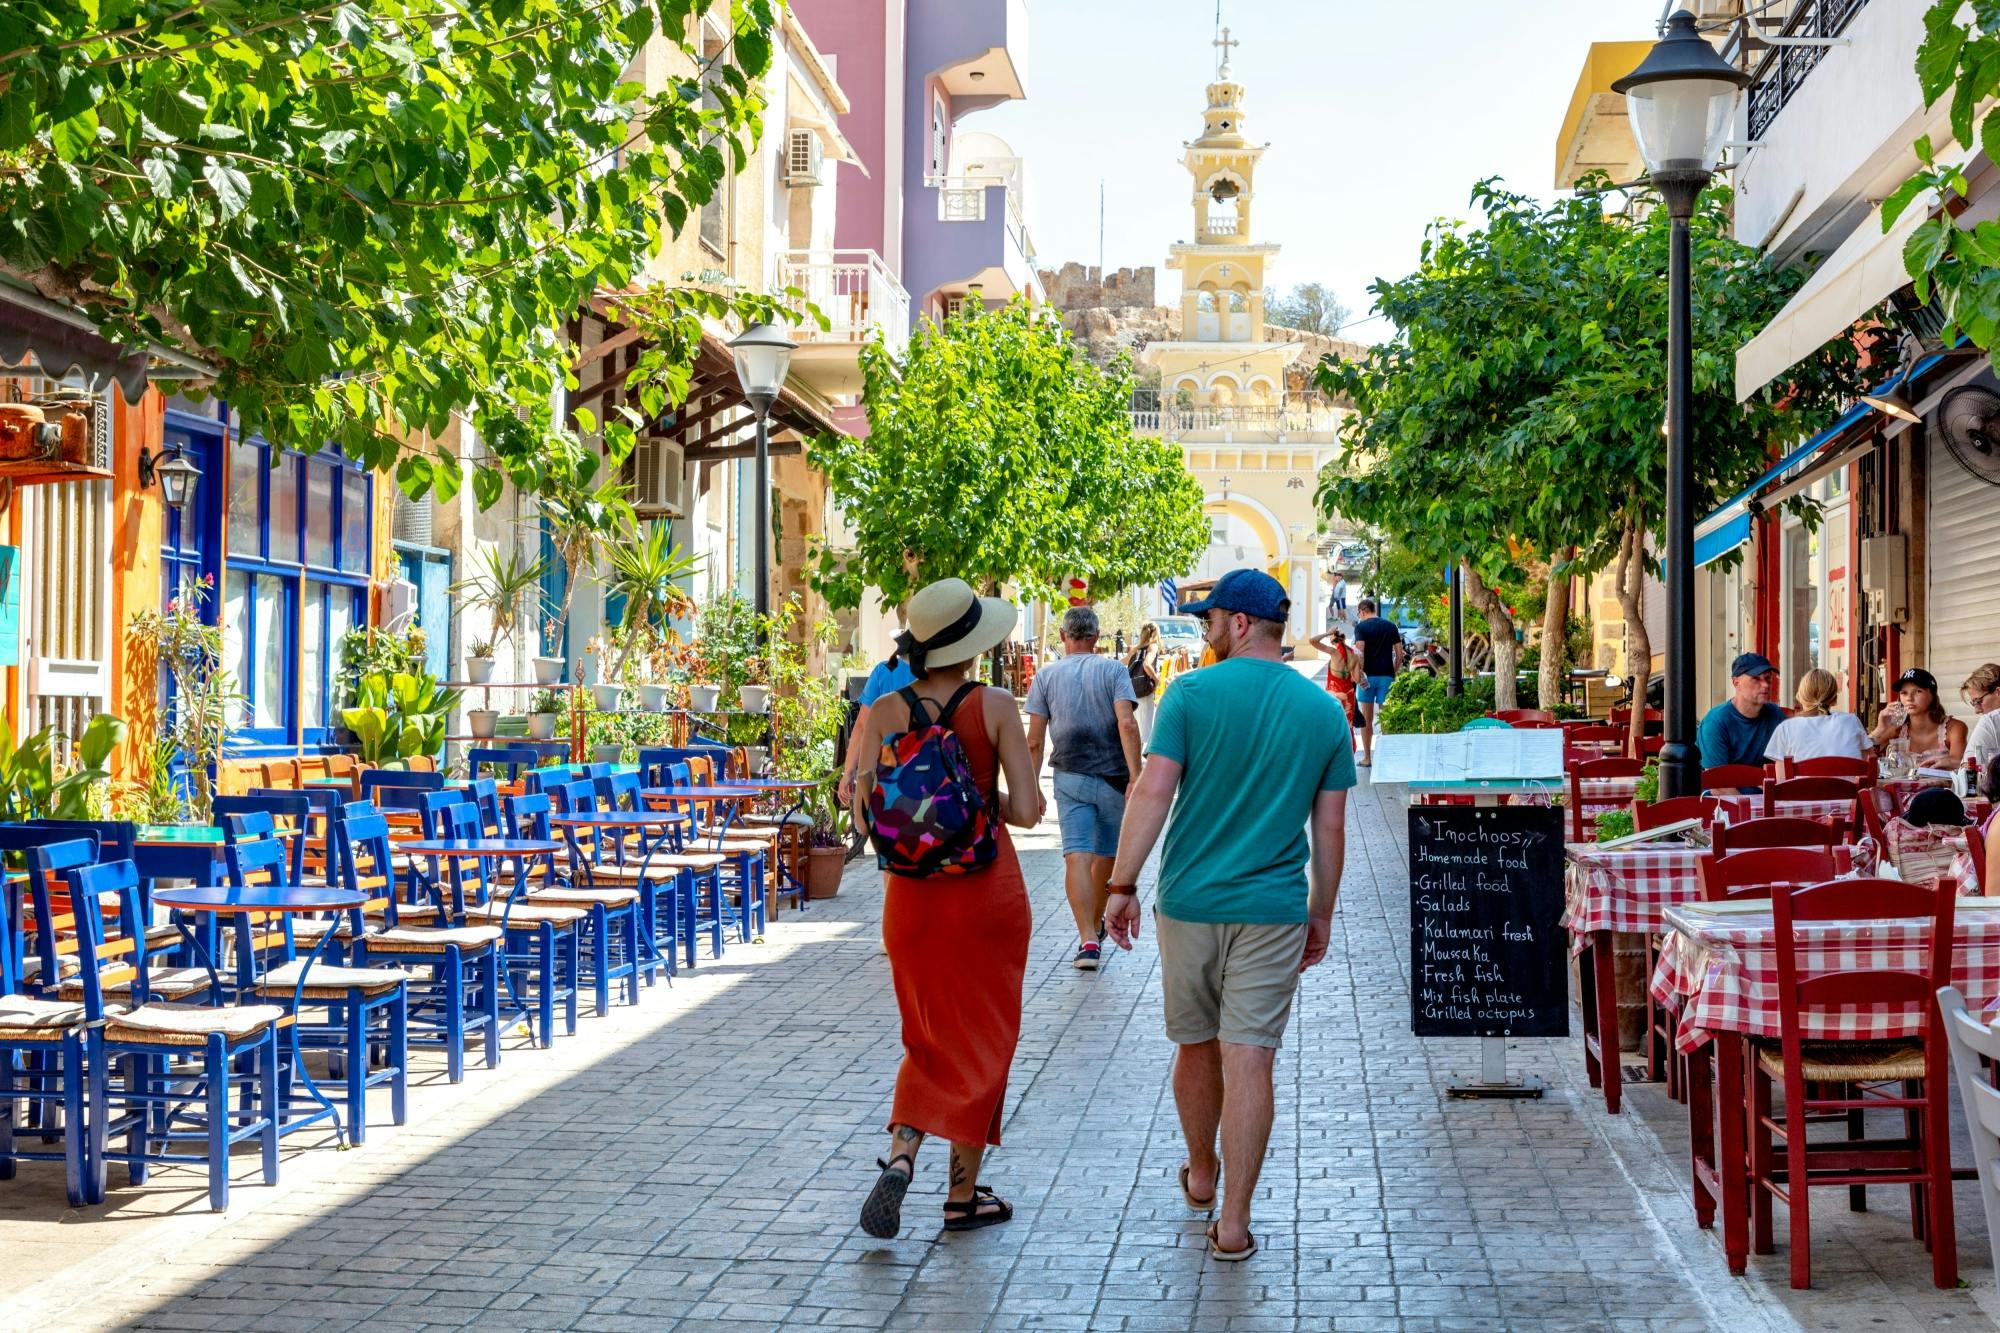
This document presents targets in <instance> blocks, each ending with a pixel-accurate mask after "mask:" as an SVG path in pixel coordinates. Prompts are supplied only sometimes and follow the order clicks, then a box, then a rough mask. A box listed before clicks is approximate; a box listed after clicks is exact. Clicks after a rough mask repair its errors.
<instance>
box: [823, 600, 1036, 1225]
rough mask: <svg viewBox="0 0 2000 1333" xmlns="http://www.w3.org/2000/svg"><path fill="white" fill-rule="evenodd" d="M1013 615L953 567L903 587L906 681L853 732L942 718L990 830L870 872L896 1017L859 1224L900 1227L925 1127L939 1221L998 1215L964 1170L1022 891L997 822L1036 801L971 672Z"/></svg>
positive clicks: (986, 1120) (1024, 746)
mask: <svg viewBox="0 0 2000 1333" xmlns="http://www.w3.org/2000/svg"><path fill="white" fill-rule="evenodd" d="M1015 617H1016V612H1015V610H1014V608H1013V606H1012V605H1010V604H1009V603H1007V602H1005V601H1003V600H1001V599H1000V598H997V597H979V596H977V595H976V594H974V592H973V590H972V587H971V585H970V584H968V583H966V582H965V581H964V580H962V579H945V580H942V581H941V582H938V583H933V584H931V585H930V586H929V587H927V588H924V589H922V590H921V591H920V592H918V593H917V594H916V595H915V596H914V597H912V598H911V599H910V605H909V622H910V628H909V630H908V631H907V632H906V633H904V634H903V635H901V636H900V637H899V638H898V639H897V648H898V651H899V653H900V654H901V655H902V656H903V657H904V658H905V659H906V660H907V661H908V662H909V665H910V669H911V671H913V672H914V673H915V674H916V677H917V680H916V684H915V685H913V686H911V687H909V689H908V690H906V691H899V692H897V693H895V694H888V695H884V696H883V697H882V698H881V699H880V700H878V701H877V702H876V704H875V706H874V707H873V708H871V709H869V711H868V721H867V724H866V726H865V728H864V729H863V732H862V736H861V738H860V741H859V744H860V745H862V746H863V747H864V748H863V749H862V754H864V755H869V754H880V753H882V743H883V740H884V739H885V738H889V737H894V736H896V735H897V734H898V733H901V732H905V731H910V730H912V725H911V721H912V716H911V715H912V709H911V703H910V696H911V695H914V696H915V698H916V700H917V701H918V707H919V708H920V709H921V710H922V713H923V717H922V718H921V719H919V720H918V721H917V724H916V729H921V728H922V727H924V726H925V725H928V724H930V723H931V722H934V721H937V720H938V719H940V718H942V722H941V725H944V726H946V727H948V728H949V729H950V731H951V732H952V734H953V735H955V736H956V737H957V738H958V744H959V746H960V748H961V749H962V750H963V751H964V754H965V758H966V761H967V763H968V764H969V765H970V767H971V770H972V775H973V778H974V779H975V780H976V782H977V783H978V786H979V794H980V796H981V797H982V798H983V799H984V801H985V803H986V808H987V810H988V812H989V814H991V815H992V816H994V825H995V827H994V834H993V836H994V839H995V841H996V842H997V849H996V855H995V856H994V858H993V860H992V861H991V863H990V864H987V865H985V866H984V867H983V868H981V869H978V870H973V871H970V872H968V873H964V874H937V875H930V876H926V877H924V878H912V877H908V876H904V875H899V874H894V873H887V872H885V873H884V875H883V879H884V881H885V883H886V892H885V894H884V898H883V906H882V941H883V944H884V945H885V946H886V947H887V949H888V952H889V969H890V972H891V973H892V974H893V976H894V978H895V985H896V1007H897V1009H898V1010H899V1011H900V1012H901V1015H902V1021H903V1065H902V1069H901V1070H900V1071H899V1072H898V1073H897V1075H896V1099H895V1106H894V1109H893V1111H892V1112H891V1115H890V1123H889V1155H888V1157H887V1158H885V1159H884V1160H883V1161H882V1163H881V1167H882V1173H881V1175H880V1176H879V1177H877V1179H876V1181H875V1187H874V1189H873V1190H871V1191H870V1192H869V1195H868V1199H867V1202H865V1203H864V1204H863V1205H862V1207H861V1226H862V1229H863V1230H864V1231H866V1232H867V1233H868V1234H869V1235H871V1236H879V1237H884V1238H887V1237H890V1236H894V1235H895V1234H896V1233H897V1232H898V1231H899V1230H900V1229H901V1227H902V1205H903V1194H904V1192H905V1191H906V1190H908V1189H909V1187H910V1178H911V1176H912V1175H913V1174H914V1173H915V1170H916V1159H917V1149H918V1148H919V1147H920V1146H921V1145H922V1144H923V1141H924V1139H925V1138H926V1137H927V1136H935V1137H938V1138H942V1139H944V1140H946V1141H947V1142H949V1143H950V1144H951V1174H950V1178H949V1180H950V1188H949V1190H948V1192H947V1193H946V1196H945V1205H944V1225H945V1229H946V1230H947V1231H970V1230H973V1229H975V1228H978V1227H985V1226H992V1225H994V1224H995V1223H998V1222H1005V1221H1007V1220H1008V1219H1009V1218H1011V1217H1012V1216H1013V1215H1014V1210H1013V1208H1012V1206H1010V1205H1009V1204H1008V1203H1007V1201H1006V1200H1005V1199H1002V1198H1000V1197H999V1196H998V1195H996V1194H994V1193H993V1191H991V1190H990V1189H987V1188H986V1187H985V1186H983V1185H981V1184H980V1183H979V1164H980V1159H981V1158H982V1157H984V1155H985V1153H986V1149H987V1147H988V1145H995V1146H997V1145H998V1144H999V1142H1000V1118H1001V1110H1002V1105H1003V1103H1004V1102H1005V1101H1006V1097H1007V1074H1008V1071H1009V1069H1010V1068H1011V1067H1012V1065H1013V1063H1014V1046H1015V1043H1016V1042H1017V1041H1018V1040H1019V1038H1020V1035H1021V978H1022V976H1023V974H1024V973H1025V972H1026V971H1027V966H1028V933H1029V927H1030V924H1031V923H1030V920H1029V915H1028V892H1027V887H1026V886H1025V885H1024V884H1023V883H1022V880H1021V863H1020V861H1019V860H1018V859H1017V858H1016V857H1015V855H1014V845H1013V843H1012V841H1011V840H1010V839H1009V838H1008V835H1007V829H1006V825H1007V824H1013V825H1016V826H1017V827H1020V828H1032V827H1034V825H1035V824H1036V823H1037V822H1039V821H1040V819H1041V815H1042V804H1043V803H1042V797H1041V791H1040V788H1039V787H1038V786H1037V785H1036V783H1035V779H1034V766H1033V764H1032V762H1031V761H1030V759H1029V757H1028V739H1027V736H1026V734H1025V733H1024V732H1023V731H1022V730H1021V714H1020V710H1019V709H1018V708H1017V707H1016V705H1015V703H1014V696H1013V695H1011V694H1009V693H1008V692H1007V691H1005V690H998V689H990V688H987V687H985V686H982V685H980V684H978V683H977V680H976V679H975V678H974V677H973V675H972V672H973V669H974V667H975V666H976V664H977V662H978V658H979V655H980V654H981V653H983V652H985V651H986V650H988V649H989V648H994V647H997V646H998V645H999V644H1001V643H1002V642H1004V641H1005V640H1006V638H1007V635H1008V634H1009V633H1010V632H1011V631H1012V630H1013V628H1014V621H1015ZM954 701H956V704H955V706H954ZM1002 773H1005V774H1006V778H1007V781H1006V790H1005V792H1004V793H1003V792H1001V791H1000V782H999V778H1000V775H1001V774H1002ZM875 779H876V774H875V769H874V767H873V766H871V765H869V764H866V763H864V764H861V765H860V766H859V767H858V771H857V772H856V774H855V784H854V804H853V810H854V818H855V821H856V823H857V825H859V826H861V827H864V828H865V827H868V819H869V815H868V811H869V796H870V795H871V793H872V792H873V790H874V787H875Z"/></svg>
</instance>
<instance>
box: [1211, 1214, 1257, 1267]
mask: <svg viewBox="0 0 2000 1333" xmlns="http://www.w3.org/2000/svg"><path fill="white" fill-rule="evenodd" d="M1221 1225H1222V1223H1220V1222H1213V1223H1210V1224H1209V1228H1208V1257H1209V1258H1211V1259H1213V1260H1215V1261H1216V1262H1217V1263H1224V1264H1240V1263H1242V1262H1243V1261H1244V1260H1245V1259H1248V1258H1249V1257H1250V1256H1251V1255H1253V1254H1255V1253H1257V1237H1256V1235H1255V1233H1253V1232H1248V1231H1246V1232H1244V1233H1243V1234H1244V1235H1246V1236H1248V1237H1249V1238H1250V1243H1249V1244H1248V1245H1245V1246H1244V1247H1243V1248H1242V1249H1240V1250H1225V1249H1223V1248H1222V1242H1221V1241H1219V1240H1217V1239H1216V1238H1215V1231H1216V1228H1217V1227H1219V1226H1221Z"/></svg>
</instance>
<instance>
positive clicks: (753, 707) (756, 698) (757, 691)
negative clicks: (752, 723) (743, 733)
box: [738, 685, 771, 713]
mask: <svg viewBox="0 0 2000 1333" xmlns="http://www.w3.org/2000/svg"><path fill="white" fill-rule="evenodd" d="M738 693H740V694H741V695H742V696H743V711H744V712H746V713H768V712H770V711H771V687H770V686H769V685H745V686H744V687H743V688H742V689H741V690H739V691H738Z"/></svg>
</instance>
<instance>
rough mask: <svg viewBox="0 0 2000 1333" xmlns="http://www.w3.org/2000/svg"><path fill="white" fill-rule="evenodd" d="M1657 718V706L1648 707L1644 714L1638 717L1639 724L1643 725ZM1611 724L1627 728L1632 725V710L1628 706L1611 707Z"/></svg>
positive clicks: (1658, 712)
mask: <svg viewBox="0 0 2000 1333" xmlns="http://www.w3.org/2000/svg"><path fill="white" fill-rule="evenodd" d="M1659 720H1660V710H1659V709H1657V708H1648V709H1647V710H1646V712H1645V715H1644V716H1643V717H1641V718H1640V719H1639V725H1640V726H1642V727H1643V726H1645V725H1646V724H1647V723H1649V722H1658V721H1659ZM1611 725H1612V726H1614V727H1627V728H1629V727H1630V726H1631V725H1632V710H1631V709H1630V708H1614V709H1612V710H1611Z"/></svg>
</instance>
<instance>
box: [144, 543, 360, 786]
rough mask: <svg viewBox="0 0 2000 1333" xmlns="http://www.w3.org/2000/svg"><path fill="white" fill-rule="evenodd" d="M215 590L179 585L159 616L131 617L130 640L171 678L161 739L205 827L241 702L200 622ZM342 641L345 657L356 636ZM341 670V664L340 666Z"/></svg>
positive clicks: (208, 584) (215, 630)
mask: <svg viewBox="0 0 2000 1333" xmlns="http://www.w3.org/2000/svg"><path fill="white" fill-rule="evenodd" d="M214 586H215V579H214V576H213V575H206V574H205V575H203V576H202V578H201V580H200V581H199V582H189V583H187V584H185V585H183V587H182V589H181V592H180V595H179V596H177V597H175V598H173V599H172V600H171V601H169V602H168V603H167V605H166V609H165V610H163V611H160V612H157V613H155V612H152V611H141V612H140V613H139V614H137V615H135V616H133V617H132V621H131V638H132V640H133V641H134V642H135V643H138V644H141V645H143V646H144V647H146V648H148V649H150V650H151V651H152V654H153V658H154V660H155V661H156V662H157V663H159V664H160V665H162V666H165V667H166V668H167V671H168V673H169V674H170V675H171V676H172V677H173V682H174V693H173V698H172V700H171V702H170V705H169V707H170V713H169V717H168V720H167V723H166V725H165V727H164V728H162V735H163V737H164V738H166V739H168V740H171V741H172V743H173V748H174V750H175V751H176V752H178V754H179V757H180V761H181V763H182V765H183V766H184V768H185V771H186V774H187V806H188V817H189V818H190V819H191V820H193V821H194V822H196V823H199V824H206V823H207V822H208V821H209V818H210V811H211V803H212V802H213V800H214V798H215V765H216V764H217V762H219V761H220V760H221V758H222V751H223V748H224V746H225V745H227V744H228V739H229V730H230V715H231V714H232V713H234V712H235V711H236V710H237V708H238V706H239V705H240V704H241V703H242V701H243V696H242V695H241V694H239V693H238V692H237V690H236V688H235V685H234V682H233V681H232V680H231V679H230V676H229V673H228V672H226V671H224V670H223V669H222V630H221V629H220V628H219V627H218V626H215V625H210V624H207V623H206V622H204V621H203V620H202V618H201V603H202V599H203V598H204V597H206V596H207V595H208V593H209V592H210V590H212V589H213V588H214ZM347 637H348V642H343V644H342V649H343V658H344V656H345V653H346V651H347V650H348V649H350V648H351V647H353V644H352V642H351V641H352V640H353V639H354V637H355V636H354V635H353V634H350V635H348V636H347ZM343 665H344V661H343Z"/></svg>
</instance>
